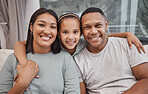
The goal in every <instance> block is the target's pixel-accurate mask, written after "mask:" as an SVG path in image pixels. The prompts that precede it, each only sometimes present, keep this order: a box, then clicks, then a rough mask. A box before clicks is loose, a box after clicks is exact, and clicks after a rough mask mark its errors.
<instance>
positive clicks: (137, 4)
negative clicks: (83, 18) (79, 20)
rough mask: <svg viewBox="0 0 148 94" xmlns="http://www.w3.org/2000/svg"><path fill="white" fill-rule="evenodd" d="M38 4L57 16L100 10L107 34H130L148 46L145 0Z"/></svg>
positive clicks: (75, 0) (46, 0)
mask: <svg viewBox="0 0 148 94" xmlns="http://www.w3.org/2000/svg"><path fill="white" fill-rule="evenodd" d="M40 4H41V5H40V6H41V7H45V8H49V9H53V10H54V11H56V13H57V14H58V16H60V15H61V14H63V13H67V12H74V13H77V14H78V15H79V16H80V15H81V13H82V11H84V10H85V9H86V8H88V7H98V8H101V9H102V10H103V11H104V12H105V14H106V16H107V19H108V21H109V28H108V32H109V33H115V32H132V33H133V34H135V35H136V36H137V37H138V38H139V39H140V40H141V42H143V44H148V1H147V0H40Z"/></svg>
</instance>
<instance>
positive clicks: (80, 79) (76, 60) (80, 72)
mask: <svg viewBox="0 0 148 94" xmlns="http://www.w3.org/2000/svg"><path fill="white" fill-rule="evenodd" d="M74 60H75V63H76V65H77V72H78V77H79V82H83V75H82V65H81V64H80V60H79V56H78V55H76V56H75V57H74Z"/></svg>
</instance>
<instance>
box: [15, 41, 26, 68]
mask: <svg viewBox="0 0 148 94" xmlns="http://www.w3.org/2000/svg"><path fill="white" fill-rule="evenodd" d="M25 45H26V41H18V42H16V43H15V46H14V54H15V56H16V58H17V59H18V61H19V63H20V65H21V66H24V65H25V64H26V62H27V57H26V46H25Z"/></svg>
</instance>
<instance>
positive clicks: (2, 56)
mask: <svg viewBox="0 0 148 94" xmlns="http://www.w3.org/2000/svg"><path fill="white" fill-rule="evenodd" d="M13 52H14V51H13V50H11V49H0V70H1V68H2V67H3V64H4V63H5V61H6V59H7V57H8V56H9V55H10V54H11V53H13Z"/></svg>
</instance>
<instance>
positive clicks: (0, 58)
mask: <svg viewBox="0 0 148 94" xmlns="http://www.w3.org/2000/svg"><path fill="white" fill-rule="evenodd" d="M144 49H145V51H146V55H147V57H148V45H144ZM13 52H14V51H13V50H11V49H0V70H1V68H2V67H3V64H4V63H5V61H6V59H7V57H8V56H9V55H10V54H12V53H13Z"/></svg>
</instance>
